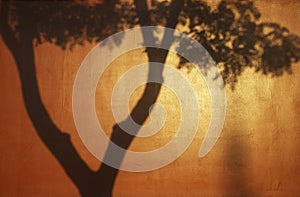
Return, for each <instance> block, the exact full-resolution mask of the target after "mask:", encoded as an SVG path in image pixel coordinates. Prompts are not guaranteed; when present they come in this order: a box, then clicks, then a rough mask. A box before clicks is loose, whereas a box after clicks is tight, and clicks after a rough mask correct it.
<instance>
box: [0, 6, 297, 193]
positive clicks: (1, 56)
mask: <svg viewBox="0 0 300 197" xmlns="http://www.w3.org/2000/svg"><path fill="white" fill-rule="evenodd" d="M256 5H257V6H258V8H259V9H260V10H261V12H262V19H263V20H267V21H272V22H276V23H279V24H282V25H284V26H286V27H287V28H288V29H289V30H290V31H291V32H292V33H294V34H297V35H300V23H299V19H300V2H298V1H280V0H276V1H275V0H268V1H259V2H256ZM92 47H93V45H90V44H86V45H84V47H79V46H77V47H75V49H74V50H73V51H68V50H67V51H62V50H61V49H60V48H58V47H55V46H53V45H51V44H43V45H40V46H38V47H36V48H35V49H34V50H35V54H36V56H35V61H36V69H37V77H38V82H39V89H40V92H41V97H42V100H43V102H44V104H45V106H46V108H47V110H48V112H49V113H50V116H51V118H52V120H53V121H54V122H55V124H57V126H58V127H59V128H60V129H61V130H62V131H65V132H67V133H69V134H71V137H72V138H71V139H72V142H73V144H74V146H75V147H76V149H77V151H78V153H79V154H80V156H81V157H82V158H83V160H84V161H85V162H87V163H88V165H89V166H90V167H91V168H92V169H95V170H96V169H97V168H98V166H99V161H98V160H97V159H95V158H94V157H93V156H92V155H91V154H90V153H89V151H88V150H87V149H86V148H85V147H84V145H83V143H82V142H81V140H80V137H79V136H78V134H77V132H76V128H75V125H74V121H73V117H72V88H73V82H74V79H75V76H76V72H77V70H78V68H79V66H80V64H81V62H82V61H83V58H84V57H85V56H86V54H87V53H88V52H89V51H90V50H91V49H92ZM145 59H146V55H145V53H143V51H142V50H136V51H132V52H130V53H128V54H126V55H123V56H121V57H119V58H118V59H117V60H115V61H114V62H113V63H112V65H111V66H110V68H109V69H108V70H107V71H106V72H105V75H104V77H103V78H102V79H101V81H100V83H99V85H98V88H97V94H96V100H97V103H96V108H97V114H98V117H99V121H100V122H101V123H102V124H103V126H104V129H105V131H106V132H107V134H108V135H109V134H110V132H111V128H112V126H113V125H114V120H113V117H112V113H111V111H110V98H109V96H110V93H111V91H112V87H113V85H114V83H115V82H116V80H117V79H118V77H119V76H120V74H122V73H123V72H124V71H126V70H127V69H128V68H130V67H131V66H133V65H135V64H137V63H141V62H143V61H145ZM174 59H175V58H174V55H172V54H171V55H169V57H168V63H170V64H174V65H175V63H176V61H175V60H174ZM0 62H1V63H0V69H1V72H0V80H1V83H0V89H1V92H2V93H1V97H0V111H1V113H0V176H1V180H0V196H12V197H15V196H22V197H26V196H28V197H30V196H45V197H46V196H70V197H71V196H72V197H73V196H79V193H78V190H77V188H76V187H75V186H74V185H73V183H72V182H71V181H70V179H69V178H68V176H67V175H66V174H65V172H64V171H63V169H62V168H61V166H60V165H59V163H58V162H57V161H56V160H55V158H54V157H53V156H52V155H51V153H50V152H49V150H48V149H47V148H46V147H45V145H44V144H43V143H42V141H41V140H40V139H39V137H38V136H37V134H36V131H35V129H34V128H33V126H32V123H31V121H30V119H29V118H28V115H27V113H26V110H25V107H24V102H23V99H22V95H21V86H20V80H19V76H18V71H17V68H16V64H15V61H14V59H13V57H12V55H11V53H10V51H9V50H8V49H7V47H6V46H5V44H4V43H3V41H2V39H0ZM299 66H300V64H299V63H298V65H293V74H292V75H288V74H284V75H283V76H280V77H276V78H271V77H270V76H262V75H259V74H255V73H254V72H253V70H246V71H245V72H244V74H243V75H242V76H241V77H240V78H239V81H238V83H237V84H236V90H235V91H231V90H230V88H228V89H227V90H226V93H227V114H226V120H225V125H224V129H223V131H222V134H221V137H220V139H219V141H218V142H217V144H216V146H215V147H214V148H213V149H212V151H211V152H210V153H209V154H208V155H207V156H206V157H204V158H198V151H199V147H200V145H201V142H202V140H203V137H204V134H205V130H206V129H207V127H208V121H209V114H210V103H209V96H208V92H207V89H206V88H205V85H204V82H203V79H202V78H201V76H197V75H196V74H194V73H193V72H189V73H188V72H187V71H186V70H184V69H182V70H181V72H182V73H183V74H185V75H186V76H187V77H188V79H190V81H191V82H192V83H193V84H194V87H195V88H196V89H197V90H198V97H199V98H200V99H199V103H200V106H201V113H202V116H201V117H202V119H201V121H200V127H199V131H198V132H197V135H196V138H195V139H194V141H193V143H192V144H191V146H190V147H189V148H188V150H187V151H186V152H185V153H184V154H183V155H182V156H181V157H180V158H179V159H177V160H176V161H175V162H173V163H171V164H170V165H168V166H166V167H164V168H162V169H159V170H156V171H152V172H147V173H129V172H120V173H119V175H118V177H117V180H116V184H115V187H114V192H113V194H114V196H128V197H129V196H170V197H175V196H178V197H180V196H291V197H292V196H299V195H300V187H299V183H300V156H299V155H300V152H299V150H300V121H299V119H300V108H299V106H300V77H299V76H300V68H299ZM142 90H143V87H141V88H140V89H138V90H137V91H136V92H135V93H134V94H133V96H132V100H131V103H130V106H131V107H132V106H134V104H135V103H136V101H137V99H138V98H139V97H140V95H141V93H142ZM158 100H159V102H161V103H162V104H164V105H165V106H166V110H167V113H168V118H167V121H166V125H165V127H164V128H163V129H162V130H161V131H160V132H159V133H158V134H156V135H155V136H153V137H151V138H147V139H137V138H136V139H135V140H134V141H133V144H132V145H131V147H130V150H138V151H145V150H151V149H154V148H157V147H160V146H161V145H163V144H165V143H167V142H168V141H169V140H170V139H171V138H172V136H173V135H174V132H173V131H174V130H175V129H176V128H177V127H178V120H179V119H180V111H179V110H178V107H176V106H178V102H177V100H176V98H175V96H174V95H173V94H172V92H170V91H169V90H168V89H167V88H165V87H164V88H163V89H162V92H161V94H160V95H159V98H158ZM174 106H175V107H174Z"/></svg>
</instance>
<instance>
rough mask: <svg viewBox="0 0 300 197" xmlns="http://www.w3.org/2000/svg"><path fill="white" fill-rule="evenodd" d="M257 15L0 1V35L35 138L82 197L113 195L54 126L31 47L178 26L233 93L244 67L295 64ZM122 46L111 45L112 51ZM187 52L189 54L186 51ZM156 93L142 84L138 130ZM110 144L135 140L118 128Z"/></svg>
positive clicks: (175, 5) (112, 0) (151, 52)
mask: <svg viewBox="0 0 300 197" xmlns="http://www.w3.org/2000/svg"><path fill="white" fill-rule="evenodd" d="M260 16H261V13H260V12H259V10H258V9H257V8H256V7H255V4H254V3H253V2H252V1H250V0H242V1H234V2H229V1H220V2H219V3H218V5H217V6H216V7H211V6H210V5H209V4H208V3H207V2H205V1H203V0H186V1H184V0H173V1H167V0H166V1H164V0H163V1H155V0H151V1H146V0H134V1H123V0H122V1H117V0H103V1H100V2H83V1H64V2H59V1H53V2H49V1H39V2H37V1H36V2H29V1H28V2H25V1H11V2H8V1H2V2H1V19H0V20H1V21H0V28H1V29H0V31H1V35H2V38H3V40H4V42H5V44H6V45H7V47H8V48H9V49H10V51H11V53H12V55H13V57H14V58H15V60H16V64H17V67H18V70H19V74H20V78H21V83H22V93H23V98H24V103H25V106H26V109H27V112H28V114H29V116H30V119H31V121H32V123H33V125H34V127H35V129H36V131H37V133H38V135H39V137H40V138H41V139H42V141H43V142H44V143H45V145H46V146H47V147H48V149H49V150H50V151H51V152H52V154H53V155H54V156H55V157H56V158H57V160H58V161H59V162H60V164H61V166H62V167H63V168H64V170H65V171H66V173H67V175H68V176H69V177H70V179H71V180H72V181H73V183H74V184H75V185H76V187H77V188H78V190H79V192H80V194H81V195H82V196H111V195H112V190H113V184H114V181H115V179H116V176H117V174H118V170H117V169H114V168H112V167H109V166H107V165H105V164H102V165H101V166H100V167H99V169H98V170H97V171H96V172H94V171H92V170H91V169H89V168H88V166H87V165H86V164H85V162H84V161H83V160H82V159H81V158H80V156H79V155H78V153H77V152H76V149H75V148H74V146H73V145H72V143H71V141H70V139H69V138H70V136H68V135H67V134H65V133H63V132H62V131H61V130H60V129H59V128H57V126H56V125H55V124H54V123H53V121H52V120H51V118H50V116H49V114H48V112H47V109H46V108H45V107H44V104H43V102H42V100H41V97H40V94H39V90H38V83H37V80H36V72H35V62H34V50H33V47H34V46H36V45H39V44H42V43H45V42H48V43H52V44H54V45H57V46H59V47H61V48H62V49H70V50H72V48H73V47H74V46H75V45H83V44H84V43H85V42H86V41H88V42H99V41H101V40H102V39H104V38H106V37H107V36H110V35H112V34H114V33H116V32H119V31H122V30H124V29H128V28H131V27H134V26H150V25H161V26H166V27H169V28H176V27H177V25H178V24H180V25H181V26H183V27H184V28H182V30H183V31H184V32H185V33H186V34H187V35H189V36H191V37H192V38H194V39H196V40H197V41H199V42H200V43H201V44H202V45H203V46H204V47H205V48H206V50H207V51H208V52H209V53H210V55H211V56H212V57H213V59H214V60H215V61H216V63H217V64H218V66H219V67H220V69H221V73H222V77H223V79H224V80H225V82H226V83H227V84H229V85H230V86H231V87H232V88H234V85H235V83H236V82H237V80H238V76H240V75H241V74H242V72H243V71H244V70H245V69H246V68H247V67H250V68H254V69H255V71H256V72H258V73H261V74H264V75H271V76H280V75H282V74H283V73H285V72H287V73H291V72H292V70H291V66H292V64H293V63H296V62H298V61H299V60H300V38H299V37H298V36H296V35H293V34H291V33H289V31H288V30H287V29H286V28H285V27H282V26H280V25H279V24H277V23H268V22H261V20H260ZM150 35H151V36H150V37H148V39H150V41H151V42H155V36H154V32H150ZM144 41H145V42H146V41H147V40H146V36H145V40H144ZM148 41H149V40H148ZM120 42H122V40H114V44H115V45H116V46H118V44H119V43H120ZM179 47H182V46H179ZM185 51H186V52H187V53H188V49H185ZM146 53H147V56H148V59H149V62H154V61H156V62H161V63H164V62H165V60H166V57H167V54H168V52H167V51H166V50H159V49H154V48H148V49H147V50H146ZM199 58H200V59H199V61H203V62H205V60H203V59H201V58H202V57H199ZM183 66H189V63H188V62H186V60H184V59H183V58H182V61H181V63H180V64H179V65H178V67H179V68H181V67H183ZM150 68H151V67H150ZM161 72H162V71H161ZM160 87H161V85H157V84H149V85H148V84H147V86H146V89H145V92H144V94H143V96H142V97H141V99H140V100H139V102H138V104H137V106H136V107H135V108H134V110H133V111H132V112H131V116H132V118H133V120H135V121H136V122H137V123H139V124H140V125H142V124H143V123H144V122H145V120H146V118H147V117H148V115H149V114H148V113H149V111H148V109H149V107H150V106H151V105H152V104H154V103H155V101H156V99H157V97H158V94H159V91H160ZM137 132H138V131H137ZM111 138H112V141H113V142H115V143H116V144H117V145H119V146H121V147H124V148H126V149H127V148H128V147H129V145H130V143H131V142H132V140H133V138H134V136H131V135H129V134H127V133H125V132H124V131H122V130H121V129H120V128H119V127H118V125H117V124H116V125H115V126H114V128H113V134H112V137H111ZM107 152H109V147H108V151H107ZM124 154H125V153H124ZM108 156H109V155H108ZM120 160H122V159H120Z"/></svg>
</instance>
